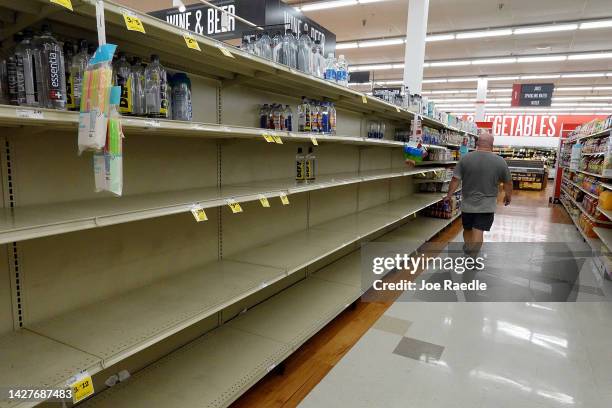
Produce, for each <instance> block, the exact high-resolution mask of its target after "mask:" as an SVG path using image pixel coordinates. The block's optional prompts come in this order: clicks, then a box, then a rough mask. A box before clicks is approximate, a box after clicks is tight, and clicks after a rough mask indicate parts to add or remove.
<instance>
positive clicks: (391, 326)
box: [373, 315, 412, 336]
mask: <svg viewBox="0 0 612 408" xmlns="http://www.w3.org/2000/svg"><path fill="white" fill-rule="evenodd" d="M411 324H412V322H410V321H408V320H404V319H399V318H397V317H393V316H387V315H382V316H381V317H380V319H378V321H377V322H376V323H375V324H374V326H373V327H374V328H375V329H378V330H382V331H385V332H387V333H393V334H397V335H399V336H404V334H405V333H406V331H407V330H408V328H409V327H410V325H411Z"/></svg>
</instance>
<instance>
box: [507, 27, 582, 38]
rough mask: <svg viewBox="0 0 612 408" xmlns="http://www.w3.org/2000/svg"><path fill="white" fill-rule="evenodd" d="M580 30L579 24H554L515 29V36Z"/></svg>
mask: <svg viewBox="0 0 612 408" xmlns="http://www.w3.org/2000/svg"><path fill="white" fill-rule="evenodd" d="M576 29H578V24H553V25H542V26H533V27H522V28H515V29H514V34H515V35H522V34H537V33H552V32H555V31H571V30H576Z"/></svg>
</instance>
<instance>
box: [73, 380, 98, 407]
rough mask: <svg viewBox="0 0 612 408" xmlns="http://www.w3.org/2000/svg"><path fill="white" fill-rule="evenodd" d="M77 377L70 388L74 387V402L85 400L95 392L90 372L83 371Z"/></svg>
mask: <svg viewBox="0 0 612 408" xmlns="http://www.w3.org/2000/svg"><path fill="white" fill-rule="evenodd" d="M76 378H77V379H76V381H74V382H73V383H72V384H70V388H71V389H72V402H73V403H74V404H76V403H77V402H80V401H83V400H84V399H85V398H87V397H89V396H91V395H93V393H94V387H93V381H92V380H91V376H90V375H89V374H87V373H83V374H80V375H78V376H77V377H76Z"/></svg>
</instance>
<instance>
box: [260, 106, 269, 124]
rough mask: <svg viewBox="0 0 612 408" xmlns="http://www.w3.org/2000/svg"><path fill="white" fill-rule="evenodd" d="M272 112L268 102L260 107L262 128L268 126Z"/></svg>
mask: <svg viewBox="0 0 612 408" xmlns="http://www.w3.org/2000/svg"><path fill="white" fill-rule="evenodd" d="M269 114H270V106H268V104H267V103H266V104H264V105H263V106H262V107H260V108H259V127H260V128H261V129H267V128H268V115H269Z"/></svg>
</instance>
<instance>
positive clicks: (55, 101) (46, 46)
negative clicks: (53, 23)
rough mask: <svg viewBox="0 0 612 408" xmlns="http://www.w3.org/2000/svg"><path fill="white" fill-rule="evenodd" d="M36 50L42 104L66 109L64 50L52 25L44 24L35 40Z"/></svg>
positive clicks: (51, 107)
mask: <svg viewBox="0 0 612 408" xmlns="http://www.w3.org/2000/svg"><path fill="white" fill-rule="evenodd" d="M33 45H34V48H35V49H36V52H35V54H34V64H35V65H36V66H35V69H36V78H37V79H36V80H37V82H38V80H39V79H40V82H42V88H39V89H42V91H41V94H42V95H41V96H40V102H41V106H45V107H47V108H49V109H61V110H65V109H66V71H65V69H64V52H63V51H62V47H61V46H60V45H59V43H58V42H57V41H56V40H55V38H53V35H52V34H51V27H50V26H49V25H48V24H43V26H42V34H41V35H40V36H39V37H36V38H35V39H34V41H33Z"/></svg>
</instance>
